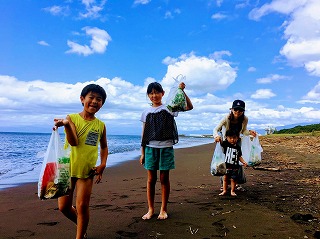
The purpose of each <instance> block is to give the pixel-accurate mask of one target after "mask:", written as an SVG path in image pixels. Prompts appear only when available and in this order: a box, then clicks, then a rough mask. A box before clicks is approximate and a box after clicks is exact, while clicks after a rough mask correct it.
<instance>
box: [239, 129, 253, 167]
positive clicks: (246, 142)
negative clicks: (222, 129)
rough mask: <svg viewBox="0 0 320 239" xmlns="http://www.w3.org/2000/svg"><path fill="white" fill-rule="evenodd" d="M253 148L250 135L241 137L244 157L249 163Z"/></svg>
mask: <svg viewBox="0 0 320 239" xmlns="http://www.w3.org/2000/svg"><path fill="white" fill-rule="evenodd" d="M251 148H252V141H251V139H250V136H249V135H244V136H242V138H241V151H242V158H243V159H244V160H245V161H246V162H247V163H248V164H249V161H250V154H251ZM240 163H241V162H240Z"/></svg>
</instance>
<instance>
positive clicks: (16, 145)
mask: <svg viewBox="0 0 320 239" xmlns="http://www.w3.org/2000/svg"><path fill="white" fill-rule="evenodd" d="M50 136H51V134H50V133H5V132H0V146H1V150H0V190H1V189H4V188H8V187H14V186H18V185H19V184H21V183H28V182H37V181H38V179H39V174H40V170H41V165H42V161H43V159H44V155H45V152H46V149H47V146H48V143H49V140H50ZM60 136H61V139H62V140H63V141H64V135H63V134H61V135H60ZM107 137H108V148H109V157H108V161H107V167H113V166H115V165H117V164H119V163H122V162H125V161H128V160H134V159H137V157H139V155H140V140H141V137H140V136H137V135H108V136H107ZM212 142H213V139H212V138H202V137H190V136H188V137H184V136H180V137H179V143H178V144H177V145H175V146H174V147H175V148H186V147H192V146H197V145H202V144H208V143H212Z"/></svg>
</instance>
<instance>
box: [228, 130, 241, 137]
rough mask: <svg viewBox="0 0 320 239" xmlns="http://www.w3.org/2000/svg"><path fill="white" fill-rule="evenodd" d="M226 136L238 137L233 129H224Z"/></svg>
mask: <svg viewBox="0 0 320 239" xmlns="http://www.w3.org/2000/svg"><path fill="white" fill-rule="evenodd" d="M226 136H227V137H234V136H236V137H239V134H238V133H237V132H236V131H235V130H233V129H228V130H227V131H226Z"/></svg>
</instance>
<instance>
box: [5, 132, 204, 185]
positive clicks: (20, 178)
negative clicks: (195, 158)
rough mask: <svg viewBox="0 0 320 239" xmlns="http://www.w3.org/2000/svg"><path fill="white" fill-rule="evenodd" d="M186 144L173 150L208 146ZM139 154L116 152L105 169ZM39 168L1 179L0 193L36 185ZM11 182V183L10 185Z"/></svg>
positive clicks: (135, 152)
mask: <svg viewBox="0 0 320 239" xmlns="http://www.w3.org/2000/svg"><path fill="white" fill-rule="evenodd" d="M187 137H189V136H187ZM189 138H194V137H191V136H190V137H189ZM187 143H188V142H184V143H182V144H181V146H179V144H177V145H176V146H174V148H175V149H180V148H189V147H197V146H201V145H205V144H208V142H204V143H201V144H200V143H199V142H196V143H193V144H192V143H191V144H190V145H188V144H187ZM140 153H141V152H140V150H133V151H125V152H118V153H113V154H109V156H108V161H107V167H115V166H118V165H121V164H123V163H126V162H128V161H132V160H135V159H136V158H137V157H139V156H140ZM124 158H125V159H126V160H124V161H121V159H124ZM108 163H109V164H108ZM41 166H42V162H41V163H40V164H39V165H38V166H37V167H35V168H34V169H33V170H32V171H29V172H26V173H22V174H18V175H15V176H12V177H8V178H4V179H1V181H0V191H2V190H5V189H8V188H12V187H19V185H21V184H22V185H23V184H26V183H37V182H38V180H39V174H40V170H41ZM12 181H13V183H12Z"/></svg>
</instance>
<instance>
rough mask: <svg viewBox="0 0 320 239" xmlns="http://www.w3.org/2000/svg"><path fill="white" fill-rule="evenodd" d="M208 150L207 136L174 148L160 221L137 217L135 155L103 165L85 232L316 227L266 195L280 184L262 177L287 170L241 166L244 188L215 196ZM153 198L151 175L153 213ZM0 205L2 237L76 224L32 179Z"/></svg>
mask: <svg viewBox="0 0 320 239" xmlns="http://www.w3.org/2000/svg"><path fill="white" fill-rule="evenodd" d="M262 146H263V147H264V145H262ZM268 147H269V146H268ZM268 147H264V152H263V160H265V162H266V163H268V162H269V160H270V158H272V157H271V154H270V153H272V154H274V155H278V153H277V154H276V153H275V152H273V151H270V150H269V148H268ZM280 150H281V151H283V150H282V149H280ZM213 151H214V143H212V144H206V145H201V146H195V147H191V148H182V149H175V157H176V169H174V170H172V171H171V172H170V182H171V193H170V198H169V204H168V215H169V218H168V219H167V220H164V221H159V220H157V219H156V217H154V218H152V219H150V220H147V221H144V220H142V219H141V216H142V215H144V214H145V213H146V211H147V198H146V180H147V172H146V170H145V169H144V168H143V166H141V165H140V164H139V162H138V160H132V161H127V162H124V163H123V164H121V165H118V166H115V167H109V168H108V167H107V168H106V170H105V173H104V175H103V182H102V183H101V184H97V185H94V187H93V192H92V198H91V203H90V214H91V219H90V223H89V228H88V236H89V238H90V239H105V238H123V239H124V238H136V239H144V238H146V239H147V238H169V239H171V238H172V239H173V238H185V239H191V238H217V237H225V236H227V237H228V238H231V239H232V238H235V239H238V238H263V239H264V238H270V239H274V238H304V237H305V236H308V238H312V234H313V233H314V232H315V230H314V229H313V228H312V227H311V225H312V224H310V223H309V224H308V223H304V224H300V223H297V222H295V221H294V220H292V219H291V216H292V215H293V214H294V213H296V212H298V211H293V210H295V209H294V207H293V204H292V202H291V201H290V200H289V199H290V198H285V199H286V200H283V198H281V197H278V198H272V197H273V195H274V196H275V195H276V192H277V191H275V190H278V189H277V187H279V185H278V184H275V183H278V181H276V182H274V184H272V185H274V187H273V188H272V189H271V188H270V187H269V186H270V185H271V184H266V183H264V181H263V180H266V179H268V180H274V178H276V177H278V176H281V175H280V174H281V173H286V174H287V175H286V176H285V178H287V177H288V175H290V174H292V173H293V171H292V170H287V171H283V172H272V171H261V170H254V169H253V168H247V169H246V175H247V183H246V184H245V186H244V187H245V188H246V189H247V191H244V192H242V191H240V192H238V193H237V194H238V196H237V197H236V198H233V197H231V196H229V195H227V196H224V197H221V196H218V194H219V192H220V184H219V177H215V176H212V175H211V174H210V163H211V158H212V154H213ZM277 152H278V151H277ZM288 152H291V151H290V150H288ZM263 163H264V161H263ZM299 170H301V169H299ZM297 173H298V175H299V172H297ZM300 178H301V176H300ZM158 180H159V179H158ZM260 180H261V181H260ZM279 182H280V183H281V181H279ZM265 184H266V185H265ZM289 186H290V185H289ZM292 186H295V183H294V182H292ZM264 187H266V188H267V189H265V188H264ZM268 188H269V190H272V191H268ZM287 188H288V184H284V188H279V192H282V190H285V192H282V195H283V194H285V195H287V194H289V193H290V192H292V191H286V190H289V189H287ZM305 190H309V188H307V187H305ZM298 192H299V193H301V192H300V191H298ZM298 192H297V193H298ZM270 193H271V194H270ZM160 204H161V189H160V183H159V182H157V185H156V196H155V210H156V211H155V213H158V212H159V210H160ZM278 204H279V205H281V206H282V207H284V206H285V205H287V204H288V207H287V208H286V209H285V210H284V209H282V211H281V210H280V209H279V210H278V209H276V208H273V207H274V206H276V205H278ZM286 210H288V211H286ZM290 210H291V211H290ZM0 212H1V215H2V218H6V220H0V235H1V239H9V238H10V239H12V238H39V239H40V238H46V239H56V238H74V237H75V226H74V225H73V224H72V223H71V222H70V221H69V220H68V219H66V218H65V217H64V216H63V215H62V214H61V213H60V212H59V211H58V210H57V202H56V200H46V201H41V200H39V199H38V197H37V183H28V184H24V185H22V186H19V187H16V188H10V189H6V190H4V191H0ZM35 212H36V214H35ZM18 215H19V223H17V216H18ZM314 216H319V215H318V214H315V215H314ZM315 223H317V221H315Z"/></svg>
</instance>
